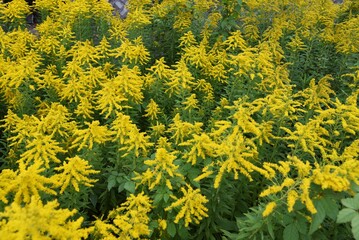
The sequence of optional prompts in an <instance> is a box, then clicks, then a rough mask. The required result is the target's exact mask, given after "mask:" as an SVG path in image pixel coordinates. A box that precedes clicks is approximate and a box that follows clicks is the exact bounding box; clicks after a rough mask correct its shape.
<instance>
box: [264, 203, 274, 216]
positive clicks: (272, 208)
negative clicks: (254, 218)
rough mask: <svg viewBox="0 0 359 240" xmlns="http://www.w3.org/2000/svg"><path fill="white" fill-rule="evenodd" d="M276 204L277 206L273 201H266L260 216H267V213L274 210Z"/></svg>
mask: <svg viewBox="0 0 359 240" xmlns="http://www.w3.org/2000/svg"><path fill="white" fill-rule="evenodd" d="M276 206H277V204H276V203H275V202H270V203H268V204H267V206H266V208H265V209H264V211H263V213H262V216H263V217H267V216H269V214H271V213H272V212H273V211H274V209H275V207H276Z"/></svg>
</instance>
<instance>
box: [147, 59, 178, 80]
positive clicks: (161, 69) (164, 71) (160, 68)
mask: <svg viewBox="0 0 359 240" xmlns="http://www.w3.org/2000/svg"><path fill="white" fill-rule="evenodd" d="M148 70H150V71H151V72H153V74H155V75H157V76H158V77H159V78H160V79H164V78H169V77H170V76H171V74H172V70H171V69H170V68H169V66H167V65H166V64H165V58H164V57H161V58H160V59H157V60H156V62H155V64H154V65H153V66H152V67H150V68H149V69H148Z"/></svg>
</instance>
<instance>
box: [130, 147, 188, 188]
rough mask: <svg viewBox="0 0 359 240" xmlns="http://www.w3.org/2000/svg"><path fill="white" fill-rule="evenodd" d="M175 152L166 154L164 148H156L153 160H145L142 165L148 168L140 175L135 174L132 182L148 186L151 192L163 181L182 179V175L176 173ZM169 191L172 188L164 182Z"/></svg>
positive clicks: (168, 183)
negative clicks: (174, 178) (139, 181)
mask: <svg viewBox="0 0 359 240" xmlns="http://www.w3.org/2000/svg"><path fill="white" fill-rule="evenodd" d="M175 153H176V152H172V153H170V152H168V151H167V150H166V149H165V148H158V149H157V150H156V155H155V159H153V160H146V161H144V164H145V165H147V166H149V168H148V169H147V170H146V172H144V173H143V174H142V175H140V174H137V176H136V177H135V178H133V179H134V180H141V184H148V186H149V189H150V190H152V189H153V188H154V187H155V186H157V185H159V184H160V183H161V180H162V179H164V180H165V182H166V180H170V179H169V177H170V178H173V177H180V178H183V176H182V174H180V173H179V172H178V167H179V166H178V165H175V164H174V160H175V159H176V158H177V157H176V156H175V155H174V154H175ZM166 185H167V187H168V188H169V189H171V188H172V185H171V183H170V182H166Z"/></svg>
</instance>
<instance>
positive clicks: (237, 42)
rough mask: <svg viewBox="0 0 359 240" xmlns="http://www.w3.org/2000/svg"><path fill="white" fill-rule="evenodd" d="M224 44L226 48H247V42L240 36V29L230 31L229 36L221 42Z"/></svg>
mask: <svg viewBox="0 0 359 240" xmlns="http://www.w3.org/2000/svg"><path fill="white" fill-rule="evenodd" d="M223 44H224V45H225V46H227V50H229V49H239V50H245V49H247V43H246V41H245V40H244V39H243V37H242V33H241V31H239V30H237V31H235V32H232V33H231V36H229V37H228V39H227V40H226V41H224V42H223Z"/></svg>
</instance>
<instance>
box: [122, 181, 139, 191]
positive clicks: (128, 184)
mask: <svg viewBox="0 0 359 240" xmlns="http://www.w3.org/2000/svg"><path fill="white" fill-rule="evenodd" d="M123 187H124V188H125V189H126V190H127V191H129V192H130V193H134V192H135V189H136V184H135V183H134V182H126V183H125V185H124V186H123Z"/></svg>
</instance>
